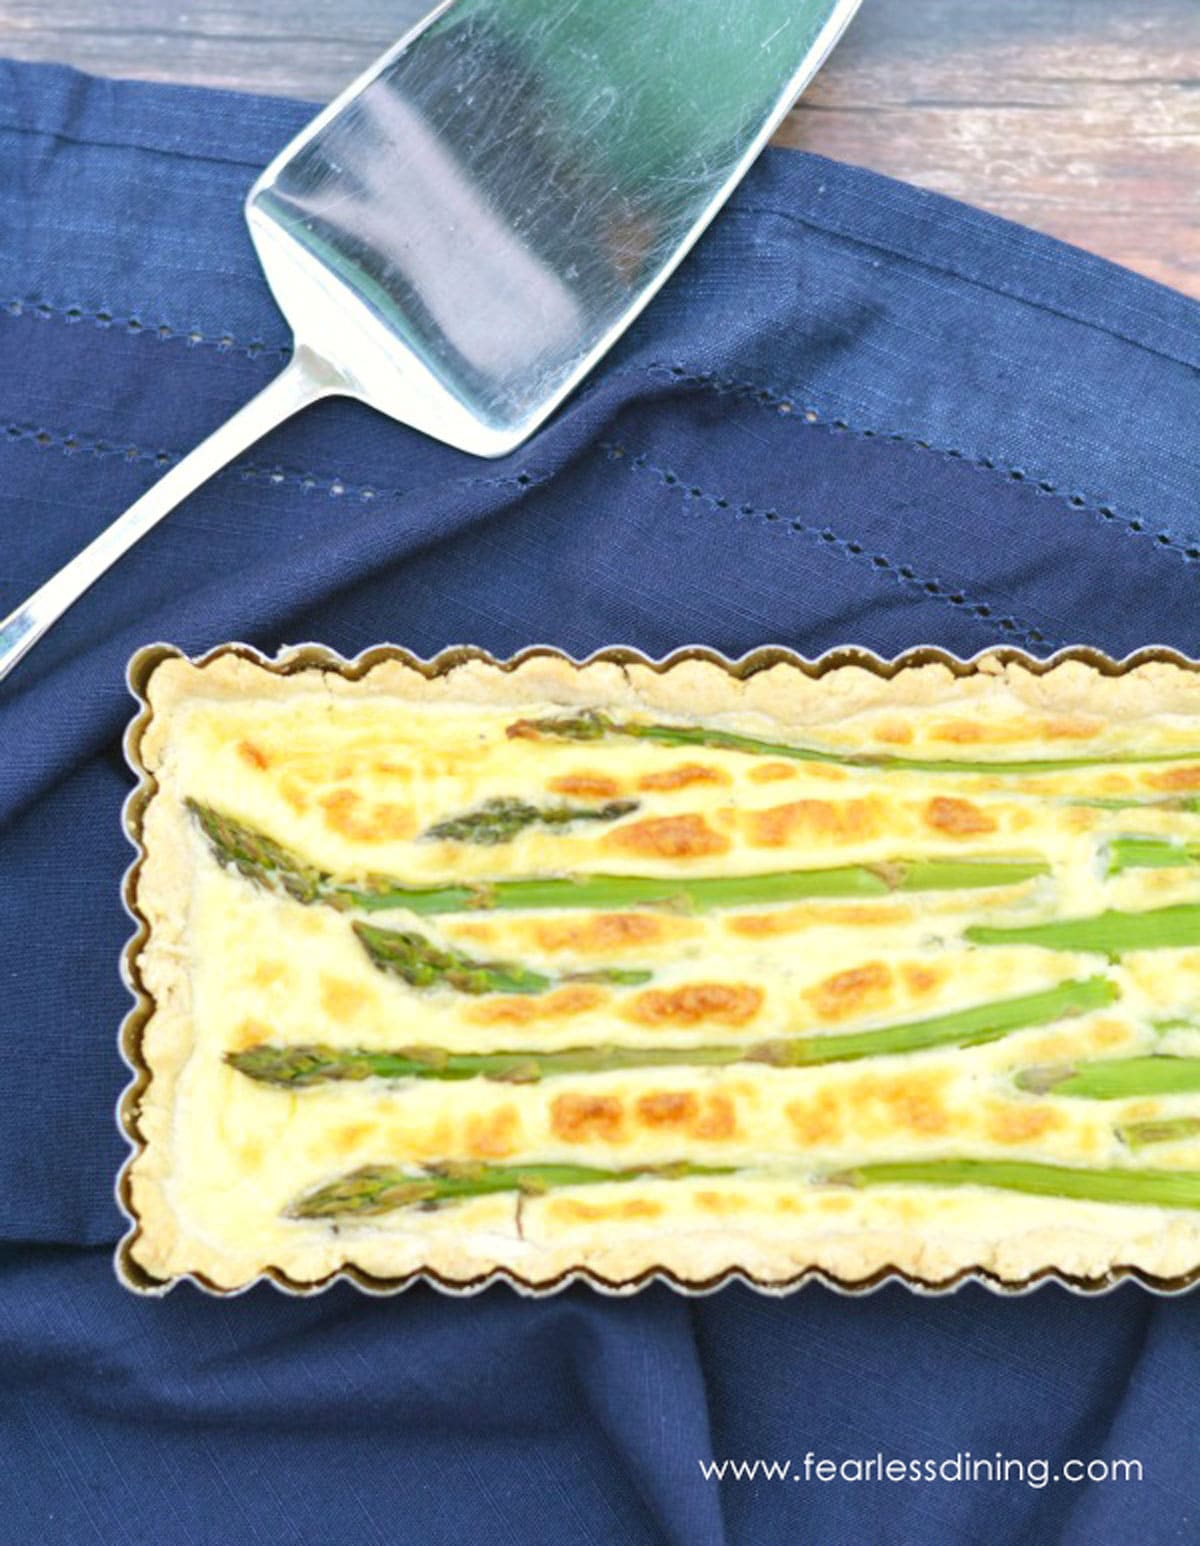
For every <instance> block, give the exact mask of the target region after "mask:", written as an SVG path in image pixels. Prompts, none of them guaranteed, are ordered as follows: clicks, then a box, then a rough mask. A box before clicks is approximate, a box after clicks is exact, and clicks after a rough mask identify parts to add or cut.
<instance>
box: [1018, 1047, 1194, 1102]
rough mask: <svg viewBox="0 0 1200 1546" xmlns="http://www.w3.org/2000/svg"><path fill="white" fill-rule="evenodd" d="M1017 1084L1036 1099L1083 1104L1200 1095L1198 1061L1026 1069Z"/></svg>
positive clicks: (1139, 1060) (1118, 1061)
mask: <svg viewBox="0 0 1200 1546" xmlns="http://www.w3.org/2000/svg"><path fill="white" fill-rule="evenodd" d="M1016 1084H1017V1086H1018V1088H1019V1089H1022V1090H1030V1091H1032V1092H1033V1093H1034V1094H1037V1095H1051V1094H1052V1095H1074V1096H1078V1097H1080V1098H1081V1099H1083V1100H1132V1099H1134V1098H1136V1097H1137V1096H1140V1095H1190V1094H1194V1093H1196V1092H1200V1058H1186V1057H1135V1058H1101V1059H1097V1060H1096V1061H1095V1062H1091V1063H1081V1064H1079V1065H1078V1067H1074V1066H1072V1065H1070V1064H1063V1065H1060V1066H1056V1067H1048V1068H1026V1069H1022V1071H1021V1072H1020V1073H1019V1074H1018V1075H1017V1076H1016Z"/></svg>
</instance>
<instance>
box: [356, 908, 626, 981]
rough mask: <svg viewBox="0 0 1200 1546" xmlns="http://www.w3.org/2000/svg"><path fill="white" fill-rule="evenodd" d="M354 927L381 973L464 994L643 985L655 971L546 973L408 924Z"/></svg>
mask: <svg viewBox="0 0 1200 1546" xmlns="http://www.w3.org/2000/svg"><path fill="white" fill-rule="evenodd" d="M353 928H354V932H355V934H356V935H357V936H358V939H359V941H360V942H361V944H362V946H363V948H364V949H365V950H366V952H367V954H368V955H369V956H370V958H371V960H372V962H373V963H374V964H375V965H376V966H377V967H378V968H379V970H380V971H382V972H388V973H390V974H391V975H392V976H394V977H402V978H403V979H404V981H405V982H407V983H409V984H410V985H411V986H412V987H414V988H433V987H439V986H445V987H448V988H454V989H456V990H457V991H458V992H459V993H545V992H547V991H548V990H549V989H550V988H554V987H557V986H559V985H560V984H561V983H564V982H602V983H609V984H612V985H613V986H617V987H638V986H640V985H641V984H642V983H645V982H649V981H650V978H651V975H652V974H651V973H650V972H646V971H638V970H635V969H633V968H630V967H622V966H613V967H598V968H597V969H596V970H595V971H584V972H568V973H566V974H565V975H563V976H562V977H547V976H546V975H545V974H544V973H542V972H535V971H532V970H531V969H530V968H529V967H526V966H521V965H520V964H519V963H518V962H514V961H477V960H475V959H474V957H472V956H468V955H464V954H463V952H462V951H459V950H453V949H449V948H447V949H442V948H441V947H440V946H438V945H435V944H433V942H432V941H431V940H428V939H426V938H425V936H424V935H423V934H416V933H412V932H410V931H408V930H404V929H380V928H376V927H374V926H373V925H371V924H369V923H355V924H354V925H353Z"/></svg>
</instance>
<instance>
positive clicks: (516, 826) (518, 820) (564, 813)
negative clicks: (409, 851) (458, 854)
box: [424, 798, 638, 847]
mask: <svg viewBox="0 0 1200 1546" xmlns="http://www.w3.org/2000/svg"><path fill="white" fill-rule="evenodd" d="M637 808H638V802H637V801H636V800H610V801H609V803H608V804H607V805H599V806H587V805H542V806H539V805H530V804H529V803H528V802H527V801H525V800H513V799H507V798H499V799H495V800H485V801H484V803H483V804H482V805H480V806H478V807H477V808H476V809H475V810H473V811H467V812H465V813H464V814H463V815H461V816H454V817H451V818H450V820H448V821H439V822H438V823H437V825H436V826H433V827H430V828H429V830H428V832H426V833H425V834H424V835H425V836H426V837H427V838H441V839H443V840H449V841H452V842H456V843H476V844H482V845H484V846H487V847H494V846H495V845H496V844H498V843H511V842H512V840H513V838H514V837H516V835H517V834H518V833H519V832H523V831H524V830H525V828H526V827H531V826H542V827H567V826H570V825H571V824H572V823H573V822H576V821H617V820H619V819H620V818H621V817H622V816H628V815H630V814H631V813H632V812H633V811H636V810H637Z"/></svg>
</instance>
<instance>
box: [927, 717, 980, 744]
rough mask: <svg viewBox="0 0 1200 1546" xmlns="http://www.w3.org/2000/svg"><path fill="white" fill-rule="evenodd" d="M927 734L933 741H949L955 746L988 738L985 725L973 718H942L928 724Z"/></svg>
mask: <svg viewBox="0 0 1200 1546" xmlns="http://www.w3.org/2000/svg"><path fill="white" fill-rule="evenodd" d="M929 736H930V739H931V740H933V741H950V742H952V743H953V744H954V745H955V746H975V745H977V744H978V743H979V742H980V741H986V740H987V739H988V731H987V726H986V725H981V724H978V723H977V722H976V721H975V720H970V719H944V720H942V721H941V723H940V724H935V725H931V726H930V729H929Z"/></svg>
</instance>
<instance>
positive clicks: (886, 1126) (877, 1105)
mask: <svg viewBox="0 0 1200 1546" xmlns="http://www.w3.org/2000/svg"><path fill="white" fill-rule="evenodd" d="M946 1078H947V1076H946V1075H945V1074H944V1073H930V1074H898V1075H896V1076H895V1077H894V1078H880V1077H879V1076H878V1075H875V1074H866V1075H864V1076H863V1077H862V1078H860V1079H857V1080H855V1081H854V1082H853V1083H852V1084H850V1085H848V1086H847V1087H846V1090H845V1096H844V1098H845V1100H846V1102H847V1107H848V1110H849V1112H851V1113H852V1114H853V1119H854V1120H855V1125H856V1126H857V1127H859V1128H860V1129H861V1130H867V1131H871V1130H873V1131H875V1132H880V1133H883V1134H891V1133H895V1132H897V1131H903V1132H909V1133H917V1134H919V1135H921V1136H923V1137H936V1136H938V1135H939V1134H942V1133H946V1132H948V1131H949V1130H950V1128H951V1126H952V1125H953V1114H952V1112H951V1111H950V1109H949V1108H948V1107H947V1105H946V1103H945V1101H944V1100H943V1099H942V1090H943V1088H944V1086H945V1084H946Z"/></svg>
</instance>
